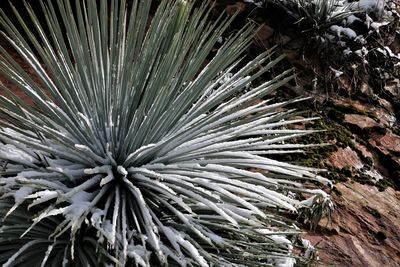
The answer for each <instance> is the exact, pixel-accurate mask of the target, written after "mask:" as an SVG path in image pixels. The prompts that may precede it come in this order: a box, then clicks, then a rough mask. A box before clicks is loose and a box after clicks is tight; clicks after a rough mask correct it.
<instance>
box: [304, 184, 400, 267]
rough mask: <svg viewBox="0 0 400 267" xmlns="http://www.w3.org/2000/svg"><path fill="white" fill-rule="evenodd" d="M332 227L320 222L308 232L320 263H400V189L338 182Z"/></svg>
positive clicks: (373, 266)
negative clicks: (381, 189) (339, 194)
mask: <svg viewBox="0 0 400 267" xmlns="http://www.w3.org/2000/svg"><path fill="white" fill-rule="evenodd" d="M336 188H337V189H338V190H339V191H340V192H341V193H342V196H341V197H336V196H334V197H333V200H334V202H335V203H336V210H335V212H334V213H333V216H332V225H331V226H329V227H330V228H329V229H337V228H340V231H329V229H325V228H324V227H323V225H321V224H320V225H319V227H318V228H317V230H316V232H314V233H313V232H310V233H309V234H307V235H306V236H305V238H306V239H308V240H310V241H311V242H312V244H313V245H316V246H317V247H318V248H319V257H320V262H319V265H318V266H321V267H322V266H324V267H325V266H338V267H339V266H340V267H396V266H400V257H399V255H400V246H399V244H400V205H396V204H394V203H399V202H400V192H396V191H395V190H393V189H392V188H388V189H386V190H385V191H383V192H379V191H378V189H377V188H375V187H371V186H368V185H361V184H358V183H343V184H338V185H337V186H336Z"/></svg>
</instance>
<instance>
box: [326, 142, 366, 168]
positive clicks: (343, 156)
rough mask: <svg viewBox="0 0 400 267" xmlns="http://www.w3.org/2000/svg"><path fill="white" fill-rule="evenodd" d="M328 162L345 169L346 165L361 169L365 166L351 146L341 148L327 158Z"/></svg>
mask: <svg viewBox="0 0 400 267" xmlns="http://www.w3.org/2000/svg"><path fill="white" fill-rule="evenodd" d="M327 163H328V164H329V165H331V166H334V167H337V168H339V169H343V168H345V167H349V168H351V167H353V168H356V169H361V168H362V167H363V164H362V162H361V160H360V158H359V157H358V155H357V153H356V152H355V151H353V150H352V149H351V148H350V147H346V148H339V149H338V150H337V151H336V152H334V153H333V154H332V155H331V156H330V157H329V158H328V159H327Z"/></svg>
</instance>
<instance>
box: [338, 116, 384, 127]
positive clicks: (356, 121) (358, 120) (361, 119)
mask: <svg viewBox="0 0 400 267" xmlns="http://www.w3.org/2000/svg"><path fill="white" fill-rule="evenodd" d="M344 121H345V122H347V123H349V124H353V125H356V126H358V127H359V128H360V129H367V128H372V127H377V126H379V123H377V122H376V121H374V120H373V119H371V118H370V117H368V116H365V115H358V114H346V115H345V116H344Z"/></svg>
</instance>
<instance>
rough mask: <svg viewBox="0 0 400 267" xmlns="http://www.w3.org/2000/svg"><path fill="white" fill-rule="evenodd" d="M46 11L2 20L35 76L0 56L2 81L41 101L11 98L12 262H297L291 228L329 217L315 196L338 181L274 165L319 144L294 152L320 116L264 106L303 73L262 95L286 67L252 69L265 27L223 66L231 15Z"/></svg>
mask: <svg viewBox="0 0 400 267" xmlns="http://www.w3.org/2000/svg"><path fill="white" fill-rule="evenodd" d="M40 3H41V6H42V9H43V14H44V17H43V18H38V16H37V15H36V14H35V12H34V11H33V9H32V8H31V7H30V6H29V5H28V4H27V5H26V8H27V11H28V14H29V17H30V20H31V21H32V24H30V25H34V28H32V27H28V26H27V24H26V19H27V18H25V17H23V16H22V15H20V13H19V11H18V10H16V9H15V8H14V15H13V16H15V18H17V19H18V21H19V24H20V25H19V27H16V26H14V25H13V23H12V22H11V20H10V19H9V17H8V16H9V14H5V13H4V12H1V16H0V23H1V25H2V27H3V29H4V32H3V33H2V34H3V36H4V38H5V39H6V40H7V41H8V42H9V44H11V45H12V46H13V47H14V49H15V50H16V51H17V52H18V53H19V55H20V57H21V58H22V59H23V61H24V62H25V64H27V65H28V66H29V67H30V69H31V70H32V71H33V72H34V74H35V76H36V79H33V78H32V77H31V76H30V75H29V74H28V73H26V72H25V71H24V69H23V68H22V67H21V66H20V65H19V64H18V62H17V60H16V59H15V58H13V57H12V56H11V55H10V54H9V53H8V52H7V50H6V49H5V48H4V47H1V48H0V49H1V61H0V72H1V74H2V75H4V76H5V77H6V78H7V79H9V80H10V81H11V82H13V83H14V84H16V85H17V86H18V87H19V88H20V90H21V92H22V93H23V94H25V95H26V96H28V97H29V98H30V99H31V102H32V103H29V104H28V103H26V102H25V101H24V100H23V99H22V98H21V94H18V93H16V92H14V91H12V90H10V89H9V88H7V87H5V86H4V85H2V86H1V88H2V92H3V94H2V95H1V97H0V111H1V116H2V121H1V123H2V127H1V128H0V140H1V142H2V143H1V144H0V158H1V160H2V171H1V177H0V185H1V188H0V197H1V202H0V203H2V204H1V205H0V214H1V217H2V222H1V224H0V264H4V265H3V266H60V265H61V266H110V265H112V266H114V265H115V266H271V265H277V264H286V263H293V262H295V259H294V258H296V257H298V258H301V255H296V254H295V253H294V251H293V244H292V239H291V237H293V236H296V235H297V234H298V233H299V229H298V228H297V227H296V226H295V224H294V222H293V221H291V220H289V219H287V215H288V214H295V213H297V212H298V211H301V210H303V213H304V212H305V210H309V212H308V214H313V216H314V217H316V218H318V216H321V215H322V214H324V213H325V212H326V211H328V210H330V209H331V205H330V204H329V203H330V202H329V197H328V196H327V195H326V194H325V193H324V191H322V190H319V189H315V185H316V184H319V183H327V180H325V179H324V178H322V177H320V176H318V175H316V174H315V173H316V170H314V169H311V168H306V167H301V166H296V165H293V164H290V163H284V162H280V161H277V160H274V159H272V158H271V157H272V155H274V154H279V155H281V154H287V153H300V152H301V151H302V150H303V149H304V148H306V147H308V146H310V145H307V144H295V143H293V144H292V143H288V142H289V140H291V139H294V138H296V137H300V136H303V135H305V134H309V133H311V132H312V131H308V130H293V129H288V127H287V126H288V125H290V124H293V123H298V122H305V121H309V120H312V119H313V118H308V119H290V118H291V116H292V115H293V112H294V111H293V110H291V109H289V110H284V109H283V107H285V106H287V105H288V104H291V103H294V102H297V101H299V100H301V99H294V100H291V101H286V102H276V101H275V102H274V101H272V100H271V99H266V98H265V96H266V95H267V94H268V93H270V92H272V91H274V90H276V89H277V88H279V87H280V86H282V85H284V84H285V83H287V82H288V81H289V80H291V79H292V78H293V75H292V72H291V71H286V72H284V73H282V74H280V75H278V76H276V77H275V78H273V79H272V80H270V81H267V82H263V83H260V84H258V85H257V86H256V85H255V84H256V83H257V82H256V81H257V80H258V78H260V76H261V75H262V74H264V73H265V72H267V71H268V70H270V69H271V68H272V67H273V66H274V65H275V64H277V62H279V60H281V58H282V57H281V56H279V57H276V58H275V59H272V58H273V57H274V56H273V52H272V51H266V52H264V53H262V54H261V55H259V56H258V57H256V58H255V59H254V60H253V61H251V62H249V63H247V64H244V62H242V58H241V57H242V55H243V53H244V52H245V50H246V49H247V48H248V46H249V45H250V43H251V40H252V37H253V35H254V25H247V26H246V27H245V28H244V29H242V30H241V31H239V32H238V33H235V34H233V35H232V36H231V37H230V38H228V40H227V41H226V42H225V43H224V44H223V45H222V47H221V48H220V49H219V50H218V52H217V53H216V54H214V55H212V53H211V52H212V50H213V47H214V45H215V43H216V42H217V40H218V38H219V37H220V36H221V35H222V34H223V33H224V31H225V30H226V29H227V27H228V26H229V24H230V22H231V21H232V18H225V17H223V16H222V17H220V18H219V19H218V20H216V21H214V22H209V20H208V15H209V13H210V10H211V8H210V5H209V4H203V5H201V6H200V7H197V8H195V7H194V6H193V5H192V4H190V3H188V2H186V1H162V2H161V3H160V4H159V6H158V8H157V11H156V12H155V13H154V14H153V16H150V15H149V14H150V9H151V1H147V0H143V1H140V0H135V1H133V3H126V1H125V0H111V1H100V3H99V4H98V2H97V1H96V0H83V1H81V0H76V1H75V3H74V4H71V3H70V1H69V0H57V1H51V0H48V1H47V2H46V3H44V2H42V1H41V2H40ZM42 21H44V22H42ZM44 28H46V29H48V30H49V32H48V33H46V32H45V30H44ZM210 56H212V59H210ZM207 59H208V60H209V61H207ZM205 62H207V63H206V64H205ZM228 73H231V75H228ZM38 80H39V81H38ZM300 155H301V154H300ZM306 181H308V183H307V184H308V187H306V186H305V185H304V184H303V183H302V182H306ZM304 197H308V198H307V199H306V200H304ZM321 204H322V206H321ZM327 204H328V205H327ZM320 207H324V208H323V209H321V208H320ZM309 219H312V218H309Z"/></svg>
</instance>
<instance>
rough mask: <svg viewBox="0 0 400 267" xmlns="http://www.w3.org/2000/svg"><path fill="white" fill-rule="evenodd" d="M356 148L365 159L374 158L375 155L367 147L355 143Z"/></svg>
mask: <svg viewBox="0 0 400 267" xmlns="http://www.w3.org/2000/svg"><path fill="white" fill-rule="evenodd" d="M355 148H356V149H357V150H358V151H359V152H361V154H362V155H363V156H364V158H371V159H373V158H374V155H373V154H372V153H371V152H370V151H369V150H368V148H366V147H365V146H363V145H361V144H360V143H358V142H355Z"/></svg>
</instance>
